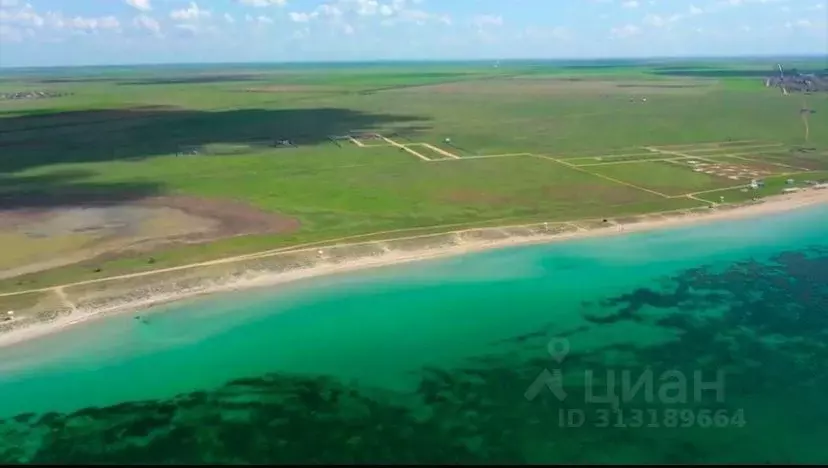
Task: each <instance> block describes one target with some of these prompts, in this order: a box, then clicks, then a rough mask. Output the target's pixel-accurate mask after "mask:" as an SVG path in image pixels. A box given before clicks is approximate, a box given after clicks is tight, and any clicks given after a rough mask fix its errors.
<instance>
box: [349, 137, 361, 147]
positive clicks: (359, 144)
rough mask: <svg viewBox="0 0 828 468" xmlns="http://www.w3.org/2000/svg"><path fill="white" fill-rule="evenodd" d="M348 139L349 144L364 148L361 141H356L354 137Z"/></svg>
mask: <svg viewBox="0 0 828 468" xmlns="http://www.w3.org/2000/svg"><path fill="white" fill-rule="evenodd" d="M348 139H349V140H351V143H353V144H355V145H357V146H359V147H360V148H365V144H364V143H362V142H361V141H359V140H357V139H356V138H354V137H348Z"/></svg>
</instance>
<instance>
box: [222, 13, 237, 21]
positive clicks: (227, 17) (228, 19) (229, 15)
mask: <svg viewBox="0 0 828 468" xmlns="http://www.w3.org/2000/svg"><path fill="white" fill-rule="evenodd" d="M224 21H227V22H228V23H235V22H236V19H235V18H233V15H231V14H230V13H225V14H224Z"/></svg>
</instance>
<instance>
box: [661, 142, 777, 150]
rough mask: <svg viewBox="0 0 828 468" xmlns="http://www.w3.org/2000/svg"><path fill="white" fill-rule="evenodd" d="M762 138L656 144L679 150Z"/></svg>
mask: <svg viewBox="0 0 828 468" xmlns="http://www.w3.org/2000/svg"><path fill="white" fill-rule="evenodd" d="M759 141H762V140H732V141H708V142H704V143H681V144H677V145H657V147H659V148H667V149H670V148H675V149H678V150H681V149H682V148H686V147H688V146H710V145H722V144H734V143H738V144H742V143H757V142H759Z"/></svg>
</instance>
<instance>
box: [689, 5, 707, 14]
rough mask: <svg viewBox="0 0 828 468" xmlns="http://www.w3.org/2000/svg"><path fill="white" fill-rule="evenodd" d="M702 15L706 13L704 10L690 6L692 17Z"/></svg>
mask: <svg viewBox="0 0 828 468" xmlns="http://www.w3.org/2000/svg"><path fill="white" fill-rule="evenodd" d="M702 13H704V10H702V9H701V8H699V7H697V6H696V5H690V14H691V15H700V14H702Z"/></svg>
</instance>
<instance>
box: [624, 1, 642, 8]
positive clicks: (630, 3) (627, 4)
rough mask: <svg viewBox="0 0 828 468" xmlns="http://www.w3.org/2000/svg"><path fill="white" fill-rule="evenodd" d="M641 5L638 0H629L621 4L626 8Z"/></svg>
mask: <svg viewBox="0 0 828 468" xmlns="http://www.w3.org/2000/svg"><path fill="white" fill-rule="evenodd" d="M639 5H640V4H639V3H638V2H637V1H636V0H627V1H625V2H623V3H621V6H622V7H624V8H638V7H639Z"/></svg>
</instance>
